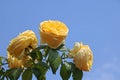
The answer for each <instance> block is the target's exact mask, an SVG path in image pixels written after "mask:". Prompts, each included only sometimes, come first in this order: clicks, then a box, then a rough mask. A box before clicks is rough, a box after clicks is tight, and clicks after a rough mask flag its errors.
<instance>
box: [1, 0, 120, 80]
mask: <svg viewBox="0 0 120 80" xmlns="http://www.w3.org/2000/svg"><path fill="white" fill-rule="evenodd" d="M49 19H52V20H60V21H63V22H64V23H65V24H66V25H67V26H68V27H69V30H70V32H69V35H68V37H67V39H66V45H67V46H68V47H69V48H72V46H73V44H74V42H76V41H82V42H84V43H85V44H88V45H90V47H91V49H92V51H93V54H94V65H93V68H92V70H91V71H90V72H84V77H83V80H119V79H120V78H119V76H120V69H119V68H120V62H119V61H120V0H0V28H1V29H0V37H1V40H0V45H1V46H0V55H2V56H6V55H7V53H6V48H7V46H8V44H9V41H10V40H11V39H12V38H14V37H16V36H17V35H18V34H19V33H20V32H23V31H25V30H27V29H32V30H33V31H34V32H35V33H36V34H37V37H38V38H39V39H40V37H39V31H38V26H39V23H40V22H41V21H44V20H49ZM57 73H58V74H59V71H58V72H57ZM58 74H56V75H51V72H48V74H47V80H61V78H60V76H59V75H58ZM71 80H72V79H71Z"/></svg>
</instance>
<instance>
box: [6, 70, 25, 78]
mask: <svg viewBox="0 0 120 80" xmlns="http://www.w3.org/2000/svg"><path fill="white" fill-rule="evenodd" d="M22 71H23V70H22V69H21V68H14V69H9V70H7V71H6V73H5V76H6V77H9V78H10V80H18V78H19V77H20V74H21V72H22Z"/></svg>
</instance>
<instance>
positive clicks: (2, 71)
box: [0, 68, 5, 80]
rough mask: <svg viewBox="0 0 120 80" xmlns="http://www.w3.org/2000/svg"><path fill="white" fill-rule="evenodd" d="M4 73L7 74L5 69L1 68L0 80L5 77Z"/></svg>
mask: <svg viewBox="0 0 120 80" xmlns="http://www.w3.org/2000/svg"><path fill="white" fill-rule="evenodd" d="M4 73H5V70H4V68H1V69H0V80H1V78H2V77H3V75H4Z"/></svg>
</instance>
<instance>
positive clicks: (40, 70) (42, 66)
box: [32, 62, 48, 80]
mask: <svg viewBox="0 0 120 80" xmlns="http://www.w3.org/2000/svg"><path fill="white" fill-rule="evenodd" d="M47 70H48V65H47V64H46V63H44V62H39V63H37V64H34V65H33V68H32V71H33V73H34V75H35V76H36V78H37V80H46V77H45V74H46V72H47Z"/></svg>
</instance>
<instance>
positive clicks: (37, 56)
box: [30, 49, 43, 61]
mask: <svg viewBox="0 0 120 80" xmlns="http://www.w3.org/2000/svg"><path fill="white" fill-rule="evenodd" d="M30 56H31V57H32V59H33V60H35V59H37V60H38V61H42V58H43V57H42V53H41V52H40V50H38V49H35V50H33V51H32V52H31V53H30Z"/></svg>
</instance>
